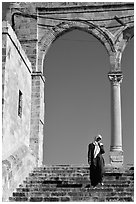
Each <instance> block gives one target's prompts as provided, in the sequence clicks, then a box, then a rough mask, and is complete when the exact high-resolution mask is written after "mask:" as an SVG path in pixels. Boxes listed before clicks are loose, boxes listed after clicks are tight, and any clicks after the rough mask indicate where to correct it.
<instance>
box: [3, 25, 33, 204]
mask: <svg viewBox="0 0 136 204" xmlns="http://www.w3.org/2000/svg"><path fill="white" fill-rule="evenodd" d="M2 38H3V39H2V65H3V66H2V68H3V69H2V75H3V81H2V87H3V88H2V104H3V106H2V113H3V118H2V122H3V124H2V126H3V127H2V148H3V149H2V159H3V165H2V167H3V172H2V173H3V199H4V200H6V199H7V197H9V194H10V193H11V192H12V191H13V190H14V188H16V187H17V185H18V184H19V183H20V182H21V181H22V179H24V177H26V175H27V174H28V173H29V171H30V170H31V169H32V168H33V167H34V166H35V158H34V156H32V154H31V152H30V150H29V143H30V118H31V70H32V68H31V63H30V62H29V60H28V58H27V56H26V55H25V53H24V51H23V49H22V47H21V45H20V43H19V41H18V39H17V37H16V35H15V33H14V31H13V30H12V28H11V26H10V25H9V24H8V23H7V22H3V29H2Z"/></svg>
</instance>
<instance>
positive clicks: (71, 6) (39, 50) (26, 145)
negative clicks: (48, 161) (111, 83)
mask: <svg viewBox="0 0 136 204" xmlns="http://www.w3.org/2000/svg"><path fill="white" fill-rule="evenodd" d="M120 8H121V9H122V10H121V9H120ZM133 14H134V4H133V3H127V2H18V3H16V2H12V3H11V4H10V9H9V11H8V13H7V16H6V20H7V21H8V22H9V23H7V22H4V23H3V34H2V114H3V119H2V120H3V127H2V128H3V136H2V138H3V140H2V142H3V200H6V199H7V198H8V196H9V195H10V194H11V192H12V191H13V189H15V188H16V186H17V185H18V184H19V182H22V180H23V179H24V178H25V177H26V176H27V174H28V172H29V171H30V170H31V169H32V168H33V167H34V166H35V165H38V166H40V165H41V164H42V158H43V126H44V84H45V79H44V76H43V62H44V58H45V56H46V53H47V52H48V49H49V48H50V46H51V45H52V43H53V42H54V41H55V40H56V39H57V38H58V37H59V36H61V35H63V34H64V33H65V32H68V31H70V30H73V29H79V30H83V31H85V32H88V33H90V34H91V35H94V36H95V37H96V38H97V39H98V40H99V41H100V42H101V43H102V44H103V45H104V47H105V48H106V50H107V52H108V55H109V61H110V64H111V67H110V71H114V72H118V71H120V70H121V57H122V53H123V51H124V49H125V47H126V45H127V43H128V42H129V40H131V38H132V37H133V35H134V34H133V33H134V17H133ZM35 15H37V16H38V17H36V16H35ZM41 16H44V17H46V19H45V18H44V19H43V18H41ZM115 16H118V17H120V18H121V19H122V22H123V24H122V26H120V23H119V22H117V20H116V19H115V18H114V17H115ZM123 16H125V18H123ZM48 17H50V18H52V19H48ZM54 18H61V19H63V20H55V19H54ZM103 18H104V19H108V18H110V19H111V20H109V21H108V20H100V19H103ZM69 19H71V20H69ZM83 19H84V20H86V21H82V20H83ZM9 24H10V25H11V26H12V28H11V26H10V25H9ZM114 25H116V26H115V27H114ZM49 26H51V27H49ZM13 30H14V31H13ZM19 90H20V91H21V92H22V93H23V112H22V118H20V117H19V116H18V114H17V113H18V93H19ZM7 141H8V142H7ZM35 160H36V161H35ZM55 199H56V198H55V197H53V198H51V201H55ZM45 200H46V201H48V198H46V199H45ZM57 200H58V198H57ZM61 201H69V197H68V196H65V197H63V196H62V198H61Z"/></svg>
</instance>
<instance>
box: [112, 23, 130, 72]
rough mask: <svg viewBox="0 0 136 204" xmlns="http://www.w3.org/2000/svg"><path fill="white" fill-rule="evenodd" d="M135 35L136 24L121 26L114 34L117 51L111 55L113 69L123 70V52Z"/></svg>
mask: <svg viewBox="0 0 136 204" xmlns="http://www.w3.org/2000/svg"><path fill="white" fill-rule="evenodd" d="M133 37H134V26H129V27H128V26H125V27H123V28H121V29H120V30H119V31H118V32H117V33H116V34H115V36H114V45H115V50H116V52H115V53H111V55H110V63H111V67H112V70H114V71H121V59H122V54H123V51H124V49H125V47H126V46H127V44H128V42H129V41H130V40H131V39H132V38H133Z"/></svg>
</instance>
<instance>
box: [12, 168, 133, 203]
mask: <svg viewBox="0 0 136 204" xmlns="http://www.w3.org/2000/svg"><path fill="white" fill-rule="evenodd" d="M103 182H104V185H103V186H101V185H98V186H97V187H96V188H95V189H94V188H92V187H91V186H90V180H89V168H88V167H83V166H82V167H76V166H70V165H56V166H42V167H37V168H35V169H34V170H33V172H31V173H30V174H29V177H27V178H26V180H25V181H24V182H23V184H21V185H20V186H19V187H18V188H17V189H16V192H13V195H12V197H10V198H9V201H10V202H15V201H17V202H21V201H22V202H25V201H26V202H46V201H48V202H51V201H52V202H56V201H59V202H64V201H77V202H79V201H90V202H91V201H92V202H94V201H97V202H99V201H103V202H104V201H116V202H117V201H134V199H133V198H134V168H133V167H131V168H126V169H125V168H123V169H118V168H112V167H106V168H105V175H104V179H103Z"/></svg>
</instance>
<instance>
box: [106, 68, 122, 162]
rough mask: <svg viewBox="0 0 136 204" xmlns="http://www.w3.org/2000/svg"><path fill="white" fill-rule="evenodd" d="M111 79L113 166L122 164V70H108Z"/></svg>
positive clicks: (111, 152) (111, 156) (111, 148)
mask: <svg viewBox="0 0 136 204" xmlns="http://www.w3.org/2000/svg"><path fill="white" fill-rule="evenodd" d="M108 77H109V80H110V81H111V146H110V163H111V164H112V165H114V166H120V165H123V150H122V121H121V94H120V84H121V82H122V79H123V75H122V72H120V71H117V72H110V73H109V74H108Z"/></svg>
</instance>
